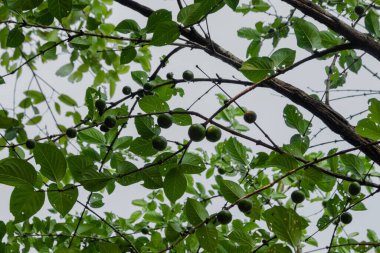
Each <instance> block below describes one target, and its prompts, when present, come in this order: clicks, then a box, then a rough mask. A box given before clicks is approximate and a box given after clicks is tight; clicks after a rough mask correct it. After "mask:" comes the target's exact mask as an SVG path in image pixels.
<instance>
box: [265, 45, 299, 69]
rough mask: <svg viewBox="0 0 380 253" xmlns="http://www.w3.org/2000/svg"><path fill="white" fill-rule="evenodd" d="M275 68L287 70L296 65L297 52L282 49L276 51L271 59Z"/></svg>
mask: <svg viewBox="0 0 380 253" xmlns="http://www.w3.org/2000/svg"><path fill="white" fill-rule="evenodd" d="M270 58H271V59H272V60H273V63H274V67H275V68H281V69H284V68H287V67H289V66H291V65H292V64H293V63H294V60H295V59H296V51H294V50H292V49H290V48H281V49H278V50H277V51H275V52H274V53H273V54H272V55H271V57H270Z"/></svg>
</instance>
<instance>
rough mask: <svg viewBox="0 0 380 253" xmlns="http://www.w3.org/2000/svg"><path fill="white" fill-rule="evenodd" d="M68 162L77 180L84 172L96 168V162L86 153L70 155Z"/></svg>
mask: <svg viewBox="0 0 380 253" xmlns="http://www.w3.org/2000/svg"><path fill="white" fill-rule="evenodd" d="M67 163H68V165H69V169H70V172H71V175H72V176H73V178H74V180H75V181H77V182H79V181H80V180H81V179H82V178H83V177H84V176H83V174H84V172H85V171H87V170H96V167H95V165H94V162H93V161H92V160H91V159H90V158H89V157H88V156H84V155H77V156H69V157H68V158H67Z"/></svg>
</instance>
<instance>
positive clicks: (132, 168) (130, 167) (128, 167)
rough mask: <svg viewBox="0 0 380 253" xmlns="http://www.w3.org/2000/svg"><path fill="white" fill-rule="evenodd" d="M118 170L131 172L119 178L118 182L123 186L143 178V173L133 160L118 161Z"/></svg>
mask: <svg viewBox="0 0 380 253" xmlns="http://www.w3.org/2000/svg"><path fill="white" fill-rule="evenodd" d="M116 171H117V173H118V174H120V175H123V174H129V175H126V176H123V177H120V178H117V180H116V181H117V182H118V183H119V184H121V185H123V186H127V185H132V184H135V183H137V182H140V181H141V180H142V177H141V173H139V172H137V171H138V168H137V167H136V165H134V164H133V163H131V162H128V161H124V160H123V161H118V162H117V165H116Z"/></svg>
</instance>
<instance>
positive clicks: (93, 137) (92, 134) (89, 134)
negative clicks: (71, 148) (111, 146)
mask: <svg viewBox="0 0 380 253" xmlns="http://www.w3.org/2000/svg"><path fill="white" fill-rule="evenodd" d="M78 138H79V139H80V140H81V141H83V142H87V143H91V144H98V145H101V144H105V143H106V139H105V138H104V135H103V134H102V133H101V132H100V131H99V130H97V129H95V128H89V129H86V130H83V131H80V132H79V133H78Z"/></svg>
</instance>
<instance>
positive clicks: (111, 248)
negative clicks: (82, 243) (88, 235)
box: [97, 242, 122, 253]
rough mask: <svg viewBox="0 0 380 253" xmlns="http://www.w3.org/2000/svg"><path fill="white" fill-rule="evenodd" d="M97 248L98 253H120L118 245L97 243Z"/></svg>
mask: <svg viewBox="0 0 380 253" xmlns="http://www.w3.org/2000/svg"><path fill="white" fill-rule="evenodd" d="M97 246H98V248H99V252H100V253H122V251H121V250H120V248H119V246H118V244H116V243H111V242H98V243H97Z"/></svg>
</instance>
